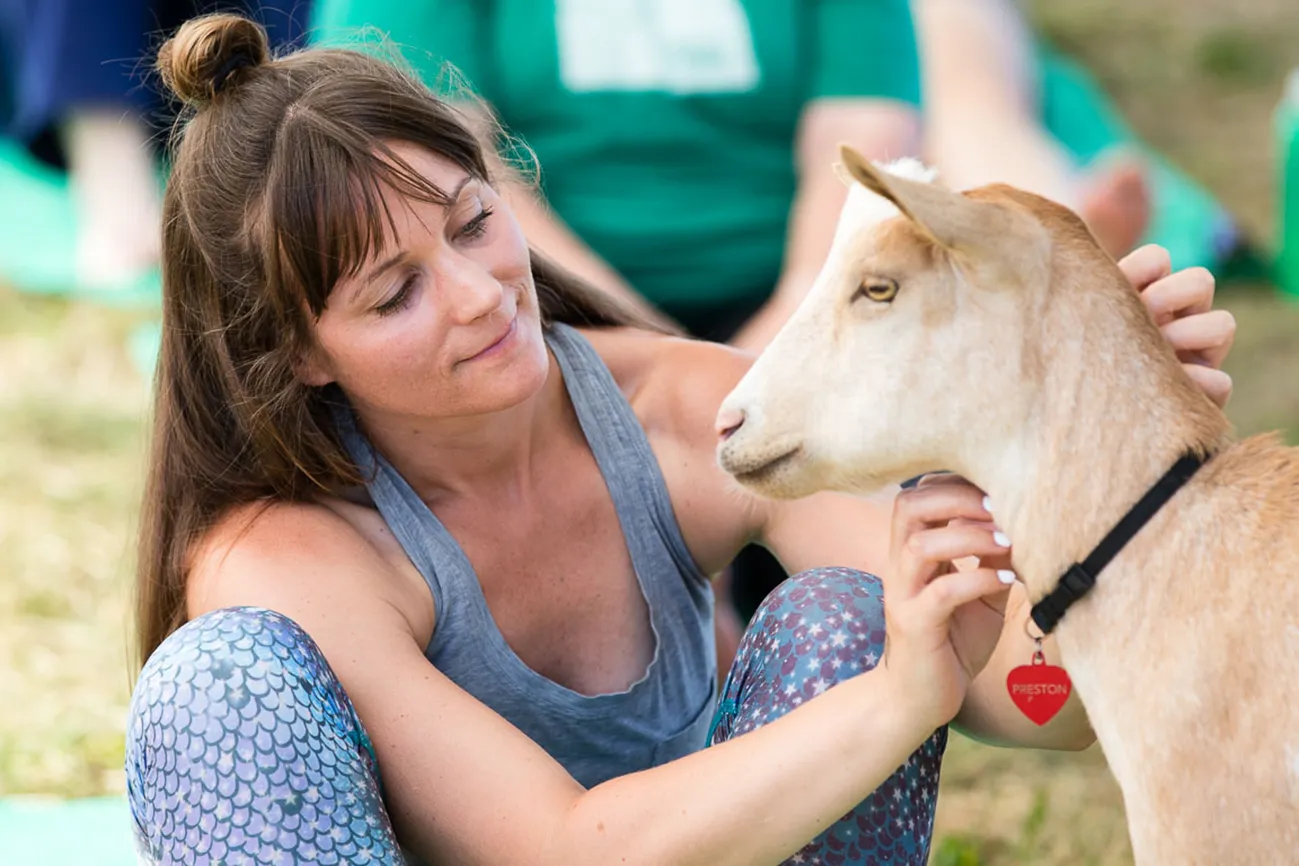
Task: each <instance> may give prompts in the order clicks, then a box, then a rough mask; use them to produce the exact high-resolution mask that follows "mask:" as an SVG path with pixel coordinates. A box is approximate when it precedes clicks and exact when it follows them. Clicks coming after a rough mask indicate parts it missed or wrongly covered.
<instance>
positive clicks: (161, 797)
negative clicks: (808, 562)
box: [126, 569, 947, 866]
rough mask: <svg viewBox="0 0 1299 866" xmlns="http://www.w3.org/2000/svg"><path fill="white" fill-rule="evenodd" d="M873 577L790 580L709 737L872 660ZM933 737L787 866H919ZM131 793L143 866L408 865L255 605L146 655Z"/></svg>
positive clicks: (733, 677)
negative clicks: (819, 865) (879, 865)
mask: <svg viewBox="0 0 1299 866" xmlns="http://www.w3.org/2000/svg"><path fill="white" fill-rule="evenodd" d="M881 599H882V592H881V589H880V584H879V581H878V580H877V579H876V578H874V577H872V576H870V575H867V574H863V573H861V572H855V571H849V570H846V569H818V570H816V571H810V572H805V573H803V574H800V575H797V576H795V577H792V578H790V579H789V580H787V581H786V582H785V583H783V584H782V585H781V586H780V587H779V588H778V589H777V590H776V591H775V592H773V593H772V594H771V596H770V597H768V599H767V600H766V601H765V602H764V603H763V605H762V607H761V608H759V609H758V613H757V614H756V615H755V617H754V620H753V623H752V624H751V625H750V627H749V630H748V632H747V633H746V634H745V636H744V640H743V641H742V642H741V645H740V650H739V652H738V654H737V656H736V661H735V665H734V667H732V669H731V672H730V675H729V677H728V678H727V682H726V685H725V687H724V688H723V690H722V696H721V702H720V704H719V707H718V711H717V717H716V719H715V720H714V724H713V730H712V732H711V733H710V735H709V741H710V743H717V742H723V741H725V740H727V739H731V738H733V737H737V736H741V735H743V734H744V733H746V732H748V731H751V730H753V729H754V728H756V727H759V726H761V725H764V724H766V723H767V722H770V721H772V720H774V719H777V718H779V717H780V716H782V715H784V714H785V713H786V712H788V711H789V710H790V709H793V708H794V707H796V706H798V705H799V704H801V703H803V702H804V701H807V700H810V699H811V698H813V697H815V696H816V695H818V694H820V693H821V692H823V691H825V690H826V689H827V688H830V687H831V686H833V685H834V684H835V683H838V682H842V681H843V680H845V679H847V678H848V677H851V676H853V675H855V674H857V673H860V672H861V671H864V670H869V669H870V668H872V667H874V666H875V664H876V662H877V661H878V660H879V657H880V654H881V652H882V651H883V646H884V614H883V606H882V601H881ZM946 739H947V732H946V729H940V730H938V731H936V732H935V733H934V735H933V736H932V737H931V738H930V739H929V740H928V741H927V742H926V743H925V744H924V745H923V746H922V747H921V748H920V749H919V750H918V751H917V752H916V753H915V754H914V755H912V756H911V757H910V758H909V759H908V760H907V762H906V763H905V764H903V765H902V766H901V767H900V768H899V769H898V770H897V771H896V772H895V773H894V775H893V776H892V777H891V778H889V779H888V780H887V781H885V783H884V784H883V785H881V786H880V788H879V789H878V790H876V791H875V792H874V793H873V794H872V795H871V796H870V797H868V798H867V799H866V800H865V801H864V802H862V803H861V805H859V806H858V807H857V808H856V809H854V810H853V811H852V812H850V813H849V814H847V815H845V816H844V817H843V818H841V819H840V820H839V821H838V822H836V823H835V824H834V825H833V826H831V827H830V828H829V829H828V830H826V831H825V832H824V833H822V834H821V835H820V836H818V837H817V838H816V839H814V840H813V841H812V842H810V843H809V844H808V845H807V846H806V847H805V848H804V849H803V850H802V851H801V852H799V854H797V855H795V856H794V857H793V858H792V859H791V860H790V862H792V863H805V864H813V863H822V864H835V866H839V864H842V866H849V864H866V863H889V864H893V863H906V864H912V863H914V864H924V863H925V862H927V858H928V851H929V839H930V835H931V832H932V829H933V816H934V806H935V798H936V794H937V791H938V768H939V762H940V760H941V758H942V753H943V748H944V746H945V744H946ZM126 778H127V792H128V796H129V799H130V804H131V812H132V815H133V817H134V820H135V831H136V844H137V847H138V850H139V854H140V856H141V859H142V861H143V862H147V863H167V864H170V863H197V864H218V863H230V864H234V863H250V864H251V863H258V864H263V863H266V864H279V863H300V862H308V863H321V864H336V863H347V864H351V863H384V864H394V863H402V862H403V860H402V853H401V850H400V848H399V847H398V844H397V842H396V839H395V837H394V835H393V831H392V826H391V824H390V823H389V820H388V815H387V813H386V811H385V810H384V805H383V800H382V797H381V794H380V787H379V785H380V783H379V773H378V767H377V763H376V761H375V757H374V751H373V749H372V748H371V747H370V743H369V740H368V738H367V737H366V734H365V730H364V729H363V728H362V726H361V723H360V720H359V719H358V718H357V715H356V711H355V710H354V709H353V708H352V704H351V702H350V701H349V700H348V698H347V695H346V694H345V693H344V691H343V688H342V686H341V685H340V684H339V682H338V680H337V679H336V678H335V676H334V674H333V672H332V671H331V670H330V668H329V665H328V664H327V663H326V662H325V659H324V657H323V656H322V655H321V653H320V651H319V649H318V648H317V647H316V645H315V643H314V642H313V641H312V640H311V638H310V637H308V636H307V635H306V634H305V633H304V632H303V631H302V630H301V629H300V628H299V627H298V626H297V625H296V624H295V623H293V621H291V620H289V619H288V618H286V617H284V616H281V615H280V614H277V613H273V612H271V611H267V610H263V609H260V608H231V609H227V610H219V611H214V612H212V613H209V614H206V615H204V616H202V617H200V618H198V619H196V620H194V621H192V622H190V623H188V624H187V625H185V626H184V627H182V628H181V629H179V630H178V631H177V632H176V633H175V634H173V635H172V636H171V637H169V638H168V639H167V640H166V641H165V642H164V643H163V644H162V645H161V646H160V647H159V648H158V649H157V651H156V652H154V654H153V656H152V657H151V658H150V659H149V662H148V664H146V665H145V667H144V670H143V671H142V672H141V675H140V680H139V682H138V683H137V685H136V690H135V694H134V696H133V698H132V702H131V717H130V722H129V729H128V736H127V750H126Z"/></svg>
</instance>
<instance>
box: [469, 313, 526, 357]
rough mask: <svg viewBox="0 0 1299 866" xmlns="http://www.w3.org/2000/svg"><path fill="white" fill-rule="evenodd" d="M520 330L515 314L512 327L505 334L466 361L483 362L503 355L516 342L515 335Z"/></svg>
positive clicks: (511, 322)
mask: <svg viewBox="0 0 1299 866" xmlns="http://www.w3.org/2000/svg"><path fill="white" fill-rule="evenodd" d="M518 329H519V317H518V315H517V314H515V316H514V318H512V319H510V326H509V327H508V328H506V329H505V333H503V334H501V335H500V336H499V337H497V338H496V339H495V340H493V341H492V342H491V344H490V345H488V346H487V347H486V348H484V349H482V350H481V351H479V352H477V353H475V354H473V355H470V356H469V357H468V358H465V361H483V360H486V359H487V358H491V357H494V356H496V355H499V354H501V352H503V351H504V350H505V349H507V348H508V347H509V344H510V343H512V342H514V339H513V338H514V335H515V333H517V332H518Z"/></svg>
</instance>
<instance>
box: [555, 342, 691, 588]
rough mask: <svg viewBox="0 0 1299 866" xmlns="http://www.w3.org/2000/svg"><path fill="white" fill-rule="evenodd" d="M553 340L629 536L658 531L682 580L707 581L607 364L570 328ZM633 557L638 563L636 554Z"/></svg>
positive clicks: (585, 431) (651, 453) (646, 441)
mask: <svg viewBox="0 0 1299 866" xmlns="http://www.w3.org/2000/svg"><path fill="white" fill-rule="evenodd" d="M548 340H549V343H550V347H551V350H552V351H553V352H554V353H555V358H556V360H558V362H559V367H560V370H561V371H562V372H563V374H564V381H565V383H566V384H567V386H568V391H569V394H570V396H571V397H572V401H573V406H574V407H575V409H576V410H577V419H578V423H579V424H581V426H582V432H583V434H585V436H586V440H587V443H588V444H589V445H590V448H591V453H592V454H594V455H595V459H596V463H597V464H598V465H599V467H600V471H601V473H602V474H603V475H604V477H605V479H606V481H607V483H608V485H609V495H610V497H611V498H612V499H613V502H614V507H615V509H617V512H618V517H619V519H620V520H622V521H623V524H624V529H625V530H626V534H627V536H628V537H629V538H633V537H638V536H640V535H641V534H643V532H644V530H652V532H653V534H654V535H655V536H657V538H658V539H659V540H660V541H661V542H662V544H663V545H664V546H666V548H667V550H668V552H669V553H670V555H671V556H672V559H673V561H674V563H675V564H676V566H677V568H678V570H679V571H680V572H681V574H683V575H690V576H693V577H697V578H698V579H699V580H706V579H707V578H706V577H705V575H704V574H703V573H702V572H701V571H700V570H699V566H698V564H697V563H696V562H695V559H694V556H693V555H692V554H691V553H690V550H689V548H688V547H687V546H686V542H685V538H684V536H683V535H682V534H681V527H680V525H679V524H678V523H677V518H676V512H675V511H674V510H673V508H672V499H671V497H670V496H669V494H668V488H667V482H666V481H665V480H664V478H663V472H662V470H661V469H660V468H659V463H658V458H657V457H655V456H654V451H653V449H652V448H651V447H650V443H649V438H648V437H647V436H646V435H645V429H644V428H643V427H642V426H641V423H640V419H639V418H637V417H636V413H635V411H634V410H633V409H632V407H631V404H630V403H628V402H627V398H626V397H625V396H624V395H623V393H622V389H621V388H619V387H618V383H617V381H615V380H614V378H613V374H612V373H610V372H609V368H608V366H606V365H605V363H604V359H602V358H601V357H600V355H599V353H597V352H596V351H595V348H594V347H593V346H592V345H591V344H590V343H589V342H588V341H587V340H586V338H585V337H583V336H582V335H581V334H580V333H578V331H577V330H576V329H574V328H572V327H570V326H569V325H565V324H560V323H556V324H554V325H552V326H551V328H550V332H549V336H548ZM629 523H631V524H640V525H639V526H632V525H628V524H629ZM637 529H639V530H640V531H639V532H638V531H636V530H637ZM632 553H633V557H634V554H635V551H634V550H633V551H632Z"/></svg>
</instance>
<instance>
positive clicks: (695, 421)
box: [582, 328, 754, 451]
mask: <svg viewBox="0 0 1299 866" xmlns="http://www.w3.org/2000/svg"><path fill="white" fill-rule="evenodd" d="M582 333H583V335H584V336H586V338H587V339H588V340H589V341H590V342H591V345H592V346H594V347H595V350H596V351H597V352H598V353H599V354H600V357H601V358H602V359H603V360H604V363H605V365H606V366H608V367H609V371H610V372H611V373H612V374H613V377H614V380H615V381H617V382H618V385H619V387H620V388H621V389H622V391H623V393H624V394H625V395H626V396H627V399H628V401H630V402H631V405H632V408H633V409H635V410H636V414H637V416H638V417H639V418H640V421H641V424H642V426H644V427H645V429H646V430H647V431H650V432H654V431H665V432H666V431H671V432H672V433H673V434H675V435H677V436H684V437H685V438H686V439H687V440H688V441H690V442H692V443H693V444H695V445H697V446H700V447H703V448H705V449H706V450H709V451H711V450H712V448H713V446H714V444H715V439H714V435H713V420H714V419H715V418H716V416H717V409H718V407H719V406H720V405H721V403H722V400H723V399H725V398H726V395H727V394H729V393H730V392H731V390H732V389H733V388H734V387H735V386H736V385H737V384H738V383H739V381H740V379H742V378H743V377H744V374H745V373H746V372H748V370H749V368H750V367H751V366H752V365H753V360H754V358H753V356H752V355H751V354H749V353H747V352H743V351H741V350H739V349H734V348H732V347H730V346H725V345H722V344H719V343H710V342H707V341H704V340H691V339H683V338H679V337H671V336H665V335H662V334H654V333H650V332H646V331H639V330H634V329H631V328H616V329H604V330H587V331H583V332H582Z"/></svg>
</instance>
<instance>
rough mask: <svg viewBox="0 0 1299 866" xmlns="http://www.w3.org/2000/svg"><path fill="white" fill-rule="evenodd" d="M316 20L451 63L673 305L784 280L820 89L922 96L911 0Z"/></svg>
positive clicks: (340, 9)
mask: <svg viewBox="0 0 1299 866" xmlns="http://www.w3.org/2000/svg"><path fill="white" fill-rule="evenodd" d="M315 25H316V33H317V36H318V38H319V39H320V40H322V41H325V42H338V41H346V40H347V38H348V37H349V35H351V37H352V38H354V37H355V33H356V31H357V29H358V28H361V27H364V26H367V25H369V26H372V27H374V28H376V29H377V31H378V32H379V33H381V34H386V35H387V36H388V37H390V39H391V40H392V42H393V43H395V45H396V46H397V47H398V48H399V49H400V51H401V54H402V56H403V57H404V59H405V60H406V61H407V62H408V63H411V64H412V65H413V66H414V67H415V68H416V69H417V70H418V71H419V72H420V74H421V75H422V76H423V77H424V78H425V80H426V81H427V82H429V83H430V84H436V83H437V82H438V81H440V80H441V77H442V75H443V74H444V71H445V69H444V66H443V64H444V62H449V63H451V64H452V65H453V66H454V67H455V68H456V69H457V70H458V71H459V72H460V73H461V74H462V75H463V76H464V77H465V78H467V79H468V81H469V83H470V84H471V85H472V87H473V88H474V90H475V91H476V92H477V93H479V94H480V95H481V96H483V97H484V98H485V99H486V100H487V101H488V102H489V103H490V104H491V105H492V106H493V108H494V109H495V110H496V111H497V112H498V114H499V115H500V119H501V120H502V122H503V123H504V124H505V126H506V127H507V128H508V129H509V131H510V133H511V134H513V135H515V136H518V137H519V138H522V139H523V140H524V141H526V142H527V144H528V146H529V147H531V148H532V149H533V151H534V152H535V153H536V155H537V158H538V161H539V163H540V166H541V169H542V172H541V180H542V189H543V191H544V193H545V195H546V197H547V199H548V201H549V202H550V204H551V206H552V207H553V208H554V209H555V211H556V213H557V214H558V215H559V216H560V217H561V218H562V219H563V220H564V221H565V222H566V223H567V224H568V225H569V226H570V227H571V228H572V229H573V230H574V231H575V232H576V233H577V234H578V236H579V237H581V238H582V239H583V240H584V241H586V243H587V244H589V245H590V246H591V248H592V249H594V250H595V252H597V253H598V254H599V255H601V256H602V257H603V258H604V259H605V260H606V261H608V262H609V263H610V264H611V265H612V266H613V267H614V268H616V269H617V270H618V271H619V272H620V273H622V274H623V276H624V277H626V278H627V280H628V281H629V282H631V284H632V285H634V286H635V287H636V288H637V289H638V290H639V291H640V292H642V293H643V294H644V295H645V296H646V297H648V298H650V299H651V300H653V301H655V302H656V303H659V304H661V305H663V306H664V307H665V308H667V309H668V310H669V311H671V310H673V309H682V308H691V307H695V306H697V305H700V304H711V303H717V302H722V301H730V300H738V299H742V298H753V297H757V298H762V297H765V296H766V295H767V294H769V293H770V292H771V290H772V288H773V287H774V284H775V281H776V279H777V277H778V276H779V273H780V267H781V260H782V258H783V254H784V246H785V233H786V223H787V220H788V215H789V207H790V204H791V202H792V200H793V196H794V191H795V183H796V175H795V171H796V166H795V154H794V145H795V131H796V126H797V122H798V118H799V115H800V112H801V110H802V108H803V107H804V106H805V105H806V104H807V103H809V102H811V101H812V100H815V99H818V98H822V97H878V98H886V99H894V100H900V101H902V102H905V103H908V104H911V105H919V102H920V82H919V63H918V60H917V56H916V45H915V35H914V31H913V27H912V21H911V14H910V9H909V6H908V2H907V0H317V2H316V21H315Z"/></svg>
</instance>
